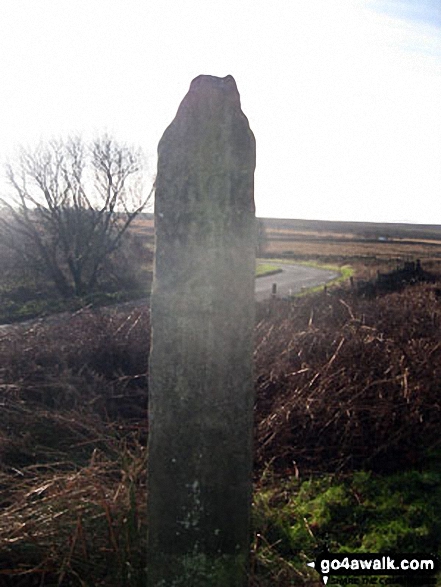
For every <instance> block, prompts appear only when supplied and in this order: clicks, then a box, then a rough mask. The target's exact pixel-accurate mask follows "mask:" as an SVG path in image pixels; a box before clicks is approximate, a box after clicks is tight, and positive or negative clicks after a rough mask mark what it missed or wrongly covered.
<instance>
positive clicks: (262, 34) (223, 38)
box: [0, 0, 441, 224]
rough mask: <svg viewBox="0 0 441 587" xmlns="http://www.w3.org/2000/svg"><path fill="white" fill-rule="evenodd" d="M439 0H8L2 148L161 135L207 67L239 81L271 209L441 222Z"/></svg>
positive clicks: (3, 14)
mask: <svg viewBox="0 0 441 587" xmlns="http://www.w3.org/2000/svg"><path fill="white" fill-rule="evenodd" d="M440 32H441V1H440V0H1V2H0V160H4V159H5V157H6V156H8V154H10V153H12V152H13V149H14V147H15V146H16V145H18V144H25V145H32V144H35V143H36V142H37V141H39V140H40V139H43V140H47V139H50V138H52V137H59V136H63V135H67V134H78V133H81V134H83V135H86V136H87V135H88V134H91V133H100V132H103V131H108V132H110V133H112V134H113V135H114V136H115V137H116V138H117V139H119V140H121V141H126V142H129V143H135V144H138V145H140V146H142V147H143V148H144V149H145V151H146V152H147V153H148V154H150V155H151V171H152V173H153V172H154V167H155V164H156V147H157V143H158V141H159V139H160V137H161V135H162V133H163V131H164V130H165V128H166V127H167V126H168V124H169V123H170V122H171V120H172V119H173V118H174V116H175V114H176V110H177V108H178V106H179V103H180V101H181V100H182V98H183V97H184V95H185V94H186V92H187V90H188V87H189V85H190V82H191V80H192V79H193V78H194V77H196V76H197V75H199V74H202V73H203V74H211V75H218V76H225V75H228V74H231V75H233V76H234V78H235V79H236V82H237V85H238V88H239V92H240V94H241V99H242V108H243V111H244V112H245V114H246V115H247V116H248V118H249V121H250V125H251V128H252V129H253V131H254V134H255V135H256V140H257V169H256V190H255V197H256V204H257V214H258V215H259V216H271V217H286V218H309V219H328V220H334V219H340V220H359V221H385V222H397V221H406V222H413V223H417V222H420V223H432V224H441V34H440Z"/></svg>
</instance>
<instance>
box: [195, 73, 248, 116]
mask: <svg viewBox="0 0 441 587" xmlns="http://www.w3.org/2000/svg"><path fill="white" fill-rule="evenodd" d="M184 100H185V102H186V103H188V104H189V105H190V104H191V105H198V106H200V105H201V104H202V103H205V104H211V105H214V104H215V103H221V102H222V103H224V104H226V103H229V104H235V106H236V107H237V109H238V110H240V95H239V91H238V89H237V85H236V82H235V80H234V77H233V76H232V75H227V76H226V77H216V76H214V75H198V77H196V78H194V80H193V81H192V82H191V84H190V89H189V91H188V94H187V97H186V99H184Z"/></svg>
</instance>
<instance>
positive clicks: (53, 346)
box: [0, 282, 441, 587]
mask: <svg viewBox="0 0 441 587" xmlns="http://www.w3.org/2000/svg"><path fill="white" fill-rule="evenodd" d="M440 287H441V286H440V283H439V282H436V283H431V284H428V283H419V284H415V285H413V286H409V287H406V288H405V289H404V290H403V291H400V292H392V293H388V294H385V295H383V296H381V297H377V298H375V299H366V298H364V297H362V296H359V295H356V292H354V291H351V290H350V289H349V288H345V289H344V288H342V289H337V288H336V289H332V290H331V291H330V292H328V294H327V295H325V294H324V293H320V294H316V295H311V296H306V297H303V298H297V299H295V300H294V301H284V300H271V301H269V302H266V303H262V304H260V305H259V306H258V320H257V324H256V348H255V365H256V366H255V377H256V394H257V398H256V413H255V422H256V478H259V476H260V475H261V473H262V471H268V469H271V470H273V471H275V472H276V473H279V474H282V475H286V474H294V475H299V476H300V477H301V478H302V477H303V476H304V475H307V474H309V473H310V472H311V471H321V472H323V471H329V470H332V471H335V470H341V471H343V470H349V469H353V468H357V467H363V468H367V469H376V470H381V471H389V470H394V469H397V468H398V467H408V466H414V465H415V464H417V463H419V462H420V460H421V459H423V458H424V456H425V455H426V454H427V452H428V451H430V450H432V449H433V450H435V449H437V448H438V447H439V444H440V439H439V429H440V420H441V400H440V394H439V381H440V380H441V334H440V322H441V293H440V292H441V289H440ZM148 349H149V311H148V308H147V307H146V306H144V307H143V306H137V305H134V304H132V305H128V306H124V307H121V308H120V309H119V310H113V311H108V310H104V309H103V310H101V311H92V310H83V311H81V312H78V313H76V314H74V315H72V316H70V317H66V316H64V317H63V318H62V319H60V320H58V321H57V320H54V321H52V323H46V322H37V323H35V324H34V325H33V326H32V327H27V328H26V327H24V326H23V327H20V326H15V327H14V328H13V329H11V330H8V331H4V332H3V334H2V335H1V337H0V357H1V365H2V367H1V372H0V403H1V406H2V418H1V422H0V455H1V466H0V487H1V511H0V585H2V586H3V585H5V586H7V587H9V586H11V587H12V586H14V587H15V586H18V587H20V586H22V587H29V586H34V585H35V586H37V585H38V586H40V585H61V586H63V587H67V586H71V585H72V586H73V585H75V586H77V585H81V586H83V585H94V586H103V587H104V586H108V587H116V585H118V586H121V585H143V584H144V582H145V575H144V573H145V564H146V561H145V555H144V552H145V550H144V548H145V535H146V519H145V510H146V508H145V505H146V484H145V474H146V473H145V471H146V461H147V457H146V439H147V378H146V373H147V357H148ZM255 584H256V585H257V584H259V582H258V577H257V578H256V581H255Z"/></svg>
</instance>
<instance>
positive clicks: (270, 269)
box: [256, 261, 282, 277]
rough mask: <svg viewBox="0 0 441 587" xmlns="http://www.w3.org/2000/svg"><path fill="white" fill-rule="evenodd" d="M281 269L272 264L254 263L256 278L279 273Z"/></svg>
mask: <svg viewBox="0 0 441 587" xmlns="http://www.w3.org/2000/svg"><path fill="white" fill-rule="evenodd" d="M281 271H282V269H280V267H277V265H274V264H272V263H261V262H260V261H257V263H256V277H264V276H265V275H275V274H276V273H280V272H281Z"/></svg>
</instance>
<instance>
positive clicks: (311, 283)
mask: <svg viewBox="0 0 441 587" xmlns="http://www.w3.org/2000/svg"><path fill="white" fill-rule="evenodd" d="M271 264H272V265H274V266H275V267H280V269H281V270H282V271H281V272H280V273H276V274H274V275H267V276H263V277H258V278H257V279H256V290H255V291H256V300H257V301H259V302H260V301H262V300H265V299H268V298H270V297H271V295H272V288H273V284H274V283H275V284H276V285H277V296H279V297H283V296H289V295H291V294H295V293H299V292H300V291H302V289H303V288H307V289H308V288H310V287H316V286H317V285H324V284H325V283H327V282H328V281H331V280H332V279H335V278H336V277H338V273H337V272H336V271H330V270H329V269H317V268H316V267H307V266H305V265H290V264H288V263H271ZM142 303H145V300H144V301H141V300H137V301H134V302H133V301H132V302H123V303H122V304H121V306H124V305H127V306H128V305H130V306H132V305H139V304H142ZM113 307H114V306H111V308H113ZM71 315H72V313H71V312H63V313H60V314H53V315H50V316H46V317H44V318H33V319H31V320H26V321H25V322H15V323H13V324H0V335H1V334H3V333H7V332H10V331H11V330H14V328H20V327H29V326H31V325H34V324H38V323H41V322H43V321H44V322H45V323H48V322H54V323H57V322H59V321H60V320H63V319H65V318H66V317H67V316H71Z"/></svg>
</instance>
